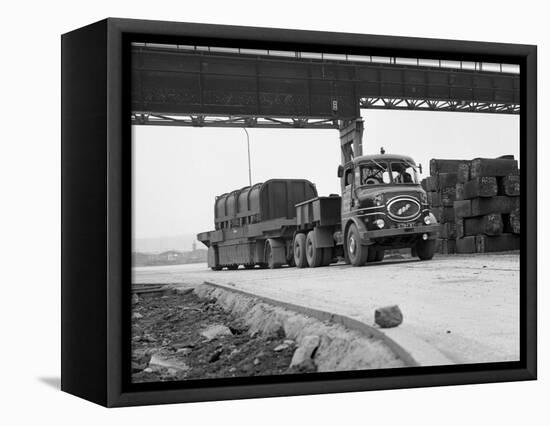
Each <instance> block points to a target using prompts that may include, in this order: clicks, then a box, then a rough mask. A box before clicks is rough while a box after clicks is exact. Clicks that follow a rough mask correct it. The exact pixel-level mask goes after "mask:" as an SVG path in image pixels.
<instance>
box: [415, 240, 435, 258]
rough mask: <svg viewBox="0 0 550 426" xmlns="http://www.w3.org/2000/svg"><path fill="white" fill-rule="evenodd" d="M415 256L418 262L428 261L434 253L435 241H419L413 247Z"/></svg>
mask: <svg viewBox="0 0 550 426" xmlns="http://www.w3.org/2000/svg"><path fill="white" fill-rule="evenodd" d="M415 251H416V255H417V256H418V257H419V258H420V260H430V259H431V258H432V257H434V253H435V240H420V241H418V242H417V243H416V246H415Z"/></svg>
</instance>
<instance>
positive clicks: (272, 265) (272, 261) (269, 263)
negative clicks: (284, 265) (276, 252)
mask: <svg viewBox="0 0 550 426" xmlns="http://www.w3.org/2000/svg"><path fill="white" fill-rule="evenodd" d="M265 260H266V261H267V267H268V268H269V269H275V268H280V267H281V265H279V264H277V263H275V259H274V258H273V250H271V244H269V243H267V247H266V248H265Z"/></svg>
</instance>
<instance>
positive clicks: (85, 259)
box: [61, 18, 537, 407]
mask: <svg viewBox="0 0 550 426" xmlns="http://www.w3.org/2000/svg"><path fill="white" fill-rule="evenodd" d="M189 39H193V40H200V41H201V42H204V43H205V44H206V45H210V44H208V43H215V44H214V45H217V46H224V45H229V46H235V45H239V46H240V45H246V46H258V45H265V44H266V43H269V44H270V45H271V46H272V48H274V49H281V50H283V49H287V48H292V49H296V47H300V48H301V49H302V50H303V51H308V50H310V49H314V50H315V49H320V48H325V49H327V50H332V51H333V50H338V49H355V50H360V49H369V51H370V52H371V54H378V55H386V56H403V57H418V58H424V57H425V58H434V57H437V58H441V59H461V60H477V61H481V60H482V61H492V62H501V63H515V64H519V65H520V70H521V72H520V77H521V88H520V90H521V92H520V93H521V115H520V138H521V147H520V157H521V158H520V168H521V170H525V171H526V172H524V173H522V174H523V176H522V181H521V193H522V198H521V216H522V218H523V224H522V227H523V231H522V241H521V260H520V276H521V286H520V288H521V290H520V303H521V307H520V320H521V338H520V348H521V350H520V361H518V362H508V363H487V364H466V365H449V366H438V367H418V368H402V369H394V370H378V371H377V370H374V371H370V372H367V371H362V372H345V373H318V374H313V375H288V376H284V377H263V378H262V377H254V378H242V379H216V380H205V381H190V382H189V383H182V382H175V383H154V384H147V385H143V386H137V385H132V384H130V383H129V377H128V375H129V368H130V367H129V366H130V352H129V350H130V349H129V342H130V339H129V327H130V296H129V294H130V293H129V292H130V287H129V286H130V265H131V263H130V260H131V259H130V256H131V220H130V217H131V216H130V215H131V191H130V187H131V174H130V172H131V169H130V166H131V165H130V154H131V153H130V145H131V144H130V137H131V135H130V118H129V117H130V110H129V108H130V106H129V84H130V81H129V80H130V79H129V76H128V72H127V71H128V66H129V65H128V64H129V46H130V44H129V43H130V42H131V41H137V40H141V41H143V40H147V41H148V42H151V43H154V42H157V43H160V42H163V43H170V42H174V41H178V40H189ZM61 41H62V64H61V65H62V123H61V124H62V218H61V220H62V291H61V296H62V312H61V315H62V330H61V331H62V347H61V354H62V358H61V366H62V377H61V387H62V390H64V391H65V392H68V393H71V394H74V395H77V396H79V397H82V398H85V399H87V400H90V401H93V402H95V403H98V404H101V405H104V406H108V407H116V406H130V405H143V404H161V403H175V402H192V401H207V400H224V399H240V398H257V397H270V396H283V395H304V394H318V393H331V392H350V391H365V390H377V389H392V388H393V389H395V388H414V387H424V386H442V385H458V384H470V383H487V382H504V381H517V380H534V379H536V377H537V372H536V371H537V368H536V360H537V358H536V352H537V321H536V315H537V312H536V308H537V304H536V300H537V299H536V298H537V272H536V271H537V217H536V214H537V213H536V203H537V177H536V176H537V173H536V170H537V161H536V160H537V49H536V46H531V45H519V44H502V43H486V42H469V41H455V40H438V39H422V38H409V37H389V36H374V35H362V34H346V33H329V32H314V31H297V30H283V29H271V28H252V27H236V26H222V25H205V24H194V23H178V22H161V21H145V20H130V19H118V18H109V19H105V20H102V21H99V22H97V23H94V24H91V25H89V26H86V27H83V28H80V29H77V30H75V31H72V32H70V33H67V34H64V35H63V36H62V40H61Z"/></svg>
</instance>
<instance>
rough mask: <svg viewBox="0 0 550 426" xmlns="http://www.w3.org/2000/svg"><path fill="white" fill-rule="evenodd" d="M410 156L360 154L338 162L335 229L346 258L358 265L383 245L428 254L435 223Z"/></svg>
mask: <svg viewBox="0 0 550 426" xmlns="http://www.w3.org/2000/svg"><path fill="white" fill-rule="evenodd" d="M419 168H420V167H419V166H418V165H417V164H416V163H415V162H414V160H413V159H412V158H411V157H408V156H405V155H395V154H379V155H364V156H360V157H356V158H354V159H353V160H352V161H350V162H348V163H347V164H345V165H344V166H341V167H340V168H339V171H338V175H339V177H340V179H341V186H342V199H341V217H342V220H341V234H340V236H339V239H340V240H341V243H342V244H343V248H344V253H345V256H346V259H347V260H349V261H350V263H352V264H353V265H356V266H359V265H362V264H364V263H365V262H367V261H369V260H370V261H376V260H381V259H382V258H383V257H384V250H385V249H388V248H407V247H410V248H411V249H412V251H413V255H416V256H418V257H419V258H420V259H423V260H425V259H431V258H432V257H433V254H434V252H435V242H436V238H437V236H438V232H439V225H438V224H437V221H436V219H435V216H434V215H433V214H432V213H431V212H430V210H429V207H428V203H427V197H426V193H425V191H424V190H423V189H422V187H421V186H420V182H419V179H418V172H419Z"/></svg>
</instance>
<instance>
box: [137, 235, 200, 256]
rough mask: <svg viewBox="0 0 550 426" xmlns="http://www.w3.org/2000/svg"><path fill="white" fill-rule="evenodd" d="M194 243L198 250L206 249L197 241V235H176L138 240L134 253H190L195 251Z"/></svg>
mask: <svg viewBox="0 0 550 426" xmlns="http://www.w3.org/2000/svg"><path fill="white" fill-rule="evenodd" d="M193 242H195V243H196V248H197V249H202V248H206V247H205V246H204V245H203V244H202V243H200V242H198V241H197V235H196V234H185V235H175V236H170V237H158V238H136V239H134V247H133V248H132V251H134V252H142V253H161V252H165V251H168V250H176V251H190V250H193Z"/></svg>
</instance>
